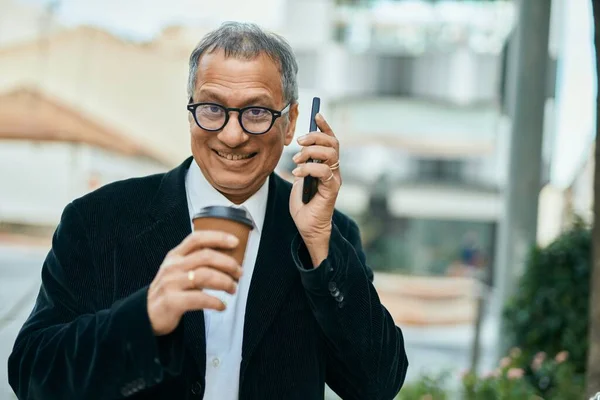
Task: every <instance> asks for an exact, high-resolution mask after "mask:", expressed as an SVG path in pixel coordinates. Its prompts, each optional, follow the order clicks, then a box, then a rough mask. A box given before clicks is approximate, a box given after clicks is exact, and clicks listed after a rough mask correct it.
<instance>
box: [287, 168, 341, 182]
mask: <svg viewBox="0 0 600 400" xmlns="http://www.w3.org/2000/svg"><path fill="white" fill-rule="evenodd" d="M292 174H293V175H294V176H295V177H296V178H304V177H305V176H309V175H310V176H313V177H315V178H319V179H320V180H321V183H322V184H325V185H328V186H330V185H336V184H338V183H339V180H338V177H337V176H336V175H335V174H334V172H333V171H331V168H329V166H328V165H326V164H320V163H305V164H300V165H298V167H296V168H295V169H294V170H293V171H292ZM332 175H333V177H332Z"/></svg>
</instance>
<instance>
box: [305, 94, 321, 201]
mask: <svg viewBox="0 0 600 400" xmlns="http://www.w3.org/2000/svg"><path fill="white" fill-rule="evenodd" d="M320 108H321V99H320V98H319V97H313V101H312V109H311V111H310V126H309V130H308V131H309V132H315V131H316V130H317V121H315V117H316V116H317V113H318V112H319V109H320ZM307 162H317V163H320V162H321V160H313V159H312V158H309V159H308V161H307ZM302 185H303V186H302V202H303V203H304V204H306V203H308V202H309V201H310V200H311V199H312V198H313V197H314V195H315V194H316V193H317V186H318V185H319V179H318V178H315V177H313V176H310V175H309V176H306V177H304V182H303V183H302Z"/></svg>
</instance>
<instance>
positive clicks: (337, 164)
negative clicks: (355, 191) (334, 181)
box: [329, 160, 340, 171]
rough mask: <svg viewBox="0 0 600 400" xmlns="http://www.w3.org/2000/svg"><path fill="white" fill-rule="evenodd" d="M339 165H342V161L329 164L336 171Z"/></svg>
mask: <svg viewBox="0 0 600 400" xmlns="http://www.w3.org/2000/svg"><path fill="white" fill-rule="evenodd" d="M339 167H340V161H339V160H338V161H336V162H335V163H334V164H333V165H331V166H329V169H331V170H332V171H335V170H336V169H338V168H339Z"/></svg>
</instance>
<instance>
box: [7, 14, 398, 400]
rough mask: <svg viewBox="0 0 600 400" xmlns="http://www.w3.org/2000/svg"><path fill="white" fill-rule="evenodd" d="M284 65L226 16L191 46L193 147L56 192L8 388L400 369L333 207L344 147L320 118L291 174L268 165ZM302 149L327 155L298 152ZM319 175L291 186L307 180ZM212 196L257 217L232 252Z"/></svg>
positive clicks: (382, 390) (392, 380)
mask: <svg viewBox="0 0 600 400" xmlns="http://www.w3.org/2000/svg"><path fill="white" fill-rule="evenodd" d="M296 74H297V64H296V61H295V58H294V56H293V52H292V50H291V48H290V47H289V45H288V44H287V43H286V42H285V41H284V40H283V39H281V38H280V37H278V36H276V35H273V34H270V33H265V32H263V31H262V30H261V29H259V28H258V27H256V26H254V25H250V24H239V23H228V24H224V25H223V26H221V27H220V28H219V29H217V30H216V31H214V32H212V33H210V34H209V35H207V36H206V37H205V38H204V39H203V41H202V42H200V44H199V45H198V47H197V48H196V49H195V50H194V52H193V53H192V55H191V57H190V76H189V85H188V90H189V97H190V100H189V104H188V106H187V109H188V110H189V111H190V114H189V119H190V131H191V149H192V154H193V158H189V159H188V160H186V161H185V162H184V163H183V164H181V165H180V166H179V167H177V168H175V169H174V170H172V171H170V172H168V173H167V174H161V175H155V176H149V177H144V178H139V179H130V180H126V181H123V182H117V183H113V184H110V185H107V186H105V187H103V188H100V189H99V190H97V191H95V192H93V193H91V194H88V195H86V196H84V197H82V198H80V199H77V200H75V201H73V202H72V203H71V204H69V205H68V206H67V207H66V208H65V210H64V213H63V215H62V218H61V222H60V224H59V226H58V228H57V230H56V232H55V235H54V238H53V244H52V250H51V251H50V253H49V254H48V257H47V259H46V261H45V263H44V265H43V269H42V286H41V290H40V293H39V296H38V299H37V302H36V305H35V308H34V310H33V312H32V313H31V315H30V317H29V319H28V320H27V321H26V323H25V325H24V326H23V328H22V330H21V332H20V333H19V335H18V337H17V340H16V343H15V346H14V349H13V352H12V354H11V356H10V359H9V381H10V384H11V385H12V387H13V389H14V390H15V392H16V393H17V395H18V396H19V398H21V399H44V400H46V399H86V400H87V399H119V398H126V397H131V398H135V399H185V398H205V399H218V400H229V399H237V398H239V399H322V398H323V394H324V387H325V383H327V384H328V385H329V386H330V387H331V388H332V389H333V390H335V391H336V392H337V393H338V394H339V395H340V396H341V397H343V398H344V399H361V400H364V399H392V398H394V397H395V395H396V394H397V393H398V391H399V390H400V387H401V386H402V384H403V381H404V378H405V375H406V369H407V366H408V362H407V358H406V354H405V350H404V343H403V338H402V334H401V332H400V330H399V329H398V328H397V327H396V326H395V325H394V322H393V320H392V318H391V316H390V314H389V313H388V312H387V310H386V309H385V308H384V307H383V306H382V305H381V303H380V301H379V298H378V296H377V293H376V291H375V289H374V287H373V285H372V282H371V281H372V279H373V274H372V272H371V270H370V269H369V268H368V267H367V266H366V264H365V255H364V253H363V251H362V248H361V242H360V236H359V231H358V228H357V226H356V224H355V223H354V222H353V221H351V220H350V219H349V218H348V217H346V216H344V215H343V214H341V213H340V212H338V211H335V210H334V205H335V202H336V197H337V195H338V191H339V189H340V185H341V175H340V168H339V158H338V154H339V147H338V141H337V140H336V138H335V135H334V133H333V131H332V129H331V127H329V125H328V124H327V122H326V121H325V120H324V119H323V117H322V116H319V117H318V119H317V122H318V126H319V128H320V130H321V132H312V133H309V134H307V135H304V136H302V137H301V138H299V139H298V142H299V143H300V144H301V145H302V146H305V147H303V148H302V151H301V152H299V153H298V154H296V156H295V157H294V161H295V162H296V163H297V164H298V167H297V168H296V169H295V170H294V175H295V177H296V180H295V182H294V184H293V186H292V185H291V184H289V183H288V182H286V181H284V180H283V179H282V178H280V177H279V176H277V175H276V174H275V173H274V172H273V171H274V169H275V167H276V165H277V163H278V161H279V159H280V157H281V154H282V151H283V148H284V146H287V145H289V144H290V143H291V141H292V140H293V136H294V130H295V127H296V120H297V118H298V103H297V98H298V87H297V81H296ZM308 158H313V159H319V160H322V161H323V162H322V163H321V164H318V163H306V161H307V159H308ZM307 175H312V176H314V177H316V178H318V179H319V180H320V182H319V188H318V193H317V194H316V195H315V197H314V198H313V199H312V200H311V201H310V202H309V203H308V204H304V203H303V202H302V201H301V189H302V178H303V177H305V176H307ZM207 205H234V206H238V207H243V208H245V209H246V210H247V211H248V212H249V214H250V216H251V217H252V220H253V223H254V229H253V230H252V232H251V234H250V237H249V240H248V247H247V250H246V254H245V258H244V261H243V265H237V263H236V261H235V260H234V259H233V258H231V257H229V256H226V255H225V253H223V252H219V251H218V250H219V249H223V248H233V247H235V246H236V245H237V240H236V238H235V237H229V236H228V235H226V234H225V233H223V232H212V231H210V232H209V231H205V232H195V233H192V224H191V217H192V216H193V215H194V214H195V213H196V212H197V211H198V210H200V209H201V208H202V207H205V206H207Z"/></svg>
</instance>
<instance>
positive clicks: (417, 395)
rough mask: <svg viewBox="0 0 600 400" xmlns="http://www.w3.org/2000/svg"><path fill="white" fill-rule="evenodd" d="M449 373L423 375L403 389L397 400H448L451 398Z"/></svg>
mask: <svg viewBox="0 0 600 400" xmlns="http://www.w3.org/2000/svg"><path fill="white" fill-rule="evenodd" d="M449 377H450V373H449V372H442V373H440V374H438V375H427V374H425V375H422V376H421V377H419V379H418V380H416V381H414V382H410V383H408V384H406V385H404V387H403V388H402V390H401V391H400V394H399V395H398V397H397V398H396V400H447V399H449V398H450V396H449V394H448V391H447V388H446V382H447V380H448V378H449Z"/></svg>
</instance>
